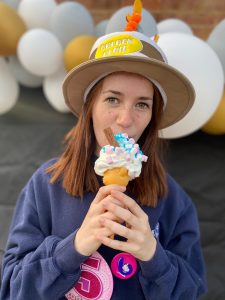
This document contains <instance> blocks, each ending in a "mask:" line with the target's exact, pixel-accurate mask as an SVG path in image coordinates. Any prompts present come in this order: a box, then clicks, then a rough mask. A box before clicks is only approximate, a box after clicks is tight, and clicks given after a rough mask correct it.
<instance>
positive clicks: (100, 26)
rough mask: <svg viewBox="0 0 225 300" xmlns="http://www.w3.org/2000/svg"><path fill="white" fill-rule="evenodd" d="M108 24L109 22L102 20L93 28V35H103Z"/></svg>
mask: <svg viewBox="0 0 225 300" xmlns="http://www.w3.org/2000/svg"><path fill="white" fill-rule="evenodd" d="M108 22H109V20H103V21H101V22H99V23H98V24H97V25H96V26H95V35H96V36H97V37H100V36H103V35H105V31H106V26H107V24H108Z"/></svg>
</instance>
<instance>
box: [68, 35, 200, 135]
mask: <svg viewBox="0 0 225 300" xmlns="http://www.w3.org/2000/svg"><path fill="white" fill-rule="evenodd" d="M121 71H124V72H129V73H136V74H139V75H142V76H144V77H146V78H147V79H149V80H150V81H151V82H152V83H153V84H154V85H155V86H156V87H157V88H158V90H159V91H160V93H161V95H162V98H163V101H164V113H163V118H162V121H161V124H160V128H161V129H163V128H166V127H168V126H170V125H172V124H174V123H176V122H178V121H179V120H181V119H182V118H183V117H184V116H185V115H186V114H187V113H188V111H189V110H190V109H191V107H192V105H193V103H194V99H195V91H194V88H193V86H192V84H191V82H190V81H189V80H188V79H187V77H186V76H185V75H184V74H182V73H181V72H180V71H178V70H177V69H175V68H174V67H172V66H170V65H169V64H168V63H167V59H166V56H165V54H164V53H163V51H162V50H161V49H160V48H159V46H158V45H157V43H156V42H155V41H154V39H152V38H149V37H146V36H145V35H143V34H141V33H140V32H137V31H131V32H126V31H123V32H114V33H111V34H108V35H105V36H102V37H100V38H99V39H98V40H97V41H96V42H95V44H94V45H93V47H92V50H91V53H90V57H89V60H88V61H86V62H84V63H82V64H80V65H78V66H76V67H75V68H73V69H72V70H71V71H70V72H69V73H68V74H67V76H66V78H65V80H64V82H63V94H64V98H65V101H66V103H67V105H68V106H69V108H70V109H71V111H72V112H73V113H74V114H75V115H76V116H79V114H80V111H81V108H82V105H83V104H84V102H85V101H86V98H87V95H88V93H89V92H90V90H91V89H92V88H93V86H94V85H95V84H96V83H97V82H98V81H99V80H100V79H102V78H104V77H105V76H107V75H109V74H111V73H114V72H121Z"/></svg>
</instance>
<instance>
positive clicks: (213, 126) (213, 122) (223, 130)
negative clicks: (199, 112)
mask: <svg viewBox="0 0 225 300" xmlns="http://www.w3.org/2000/svg"><path fill="white" fill-rule="evenodd" d="M202 131H204V132H206V133H209V134H214V135H220V134H225V88H224V93H223V97H222V99H221V101H220V103H219V106H218V108H217V110H216V111H215V113H214V114H213V116H212V117H211V119H210V120H209V121H208V122H207V123H206V124H205V125H204V126H203V127H202Z"/></svg>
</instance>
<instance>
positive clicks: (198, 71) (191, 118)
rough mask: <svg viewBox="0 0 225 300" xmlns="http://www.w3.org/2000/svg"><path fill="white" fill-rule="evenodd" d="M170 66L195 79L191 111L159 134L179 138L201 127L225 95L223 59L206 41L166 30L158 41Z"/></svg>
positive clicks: (193, 80)
mask: <svg viewBox="0 0 225 300" xmlns="http://www.w3.org/2000/svg"><path fill="white" fill-rule="evenodd" d="M158 45H159V47H161V48H162V50H163V51H164V53H165V54H166V56H167V58H168V62H169V64H170V65H171V66H173V67H175V68H176V69H178V70H179V71H181V72H182V73H183V74H184V75H186V76H187V78H189V80H190V81H191V82H192V84H193V86H194V88H195V92H196V100H195V103H194V105H193V107H192V108H191V110H190V112H189V113H188V114H187V115H186V116H185V117H184V118H183V119H182V120H180V121H179V122H177V123H176V124H174V125H172V126H170V127H168V128H165V129H163V130H162V131H161V132H160V136H161V137H164V138H179V137H183V136H186V135H188V134H191V133H193V132H195V131H197V130H198V129H200V128H201V127H202V126H203V125H204V124H205V123H206V122H207V121H208V120H209V119H210V117H211V116H212V115H213V114H214V112H215V111H216V109H217V107H218V105H219V102H220V100H221V97H222V94H223V86H224V75H223V69H222V65H221V62H220V60H219V59H218V57H217V55H216V53H215V52H214V51H213V49H212V48H211V47H210V46H209V45H208V44H207V43H206V42H204V41H203V40H201V39H199V38H197V37H195V36H192V35H188V34H184V33H165V34H162V35H160V38H159V41H158Z"/></svg>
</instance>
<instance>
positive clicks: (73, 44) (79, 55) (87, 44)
mask: <svg viewBox="0 0 225 300" xmlns="http://www.w3.org/2000/svg"><path fill="white" fill-rule="evenodd" d="M96 39H97V38H96V36H93V35H80V36H78V37H76V38H74V39H72V40H71V41H70V42H69V43H68V44H67V46H66V48H65V50H64V65H65V68H66V70H67V71H70V70H71V69H72V68H74V67H75V66H77V65H79V64H80V63H82V62H84V61H86V60H88V57H89V54H90V51H91V48H92V46H93V44H94V42H95V41H96Z"/></svg>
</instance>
